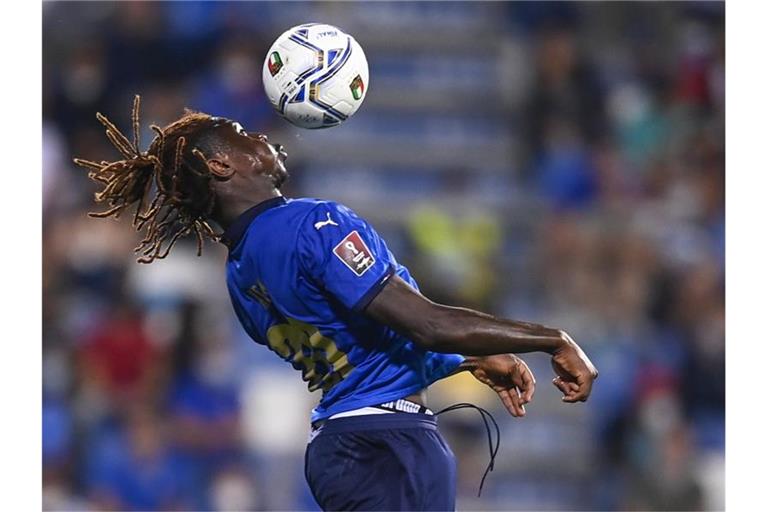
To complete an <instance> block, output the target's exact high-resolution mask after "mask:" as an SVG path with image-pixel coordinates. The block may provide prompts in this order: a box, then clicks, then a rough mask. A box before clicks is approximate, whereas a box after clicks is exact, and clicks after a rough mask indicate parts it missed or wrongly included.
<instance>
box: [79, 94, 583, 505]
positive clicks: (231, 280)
mask: <svg viewBox="0 0 768 512" xmlns="http://www.w3.org/2000/svg"><path fill="white" fill-rule="evenodd" d="M138 111H139V98H138V96H137V97H136V99H135V100H134V106H133V115H132V121H133V123H132V124H133V136H132V140H129V139H128V138H127V137H125V136H124V135H123V134H122V133H121V132H120V131H119V130H118V129H117V127H116V126H115V125H114V124H112V123H111V122H110V121H109V120H108V119H106V118H105V117H104V116H102V115H101V114H97V118H98V119H99V121H100V122H101V123H102V124H104V126H105V127H106V134H107V137H108V138H109V139H110V141H112V143H113V144H114V145H115V147H116V148H117V149H118V151H120V153H121V154H122V157H123V158H122V159H121V160H117V161H114V162H106V161H102V162H92V161H88V160H82V159H76V160H75V162H76V163H77V164H78V165H80V166H83V167H85V168H87V169H88V170H89V171H90V173H89V175H90V177H91V178H93V179H94V180H96V181H98V182H100V183H101V184H103V186H104V188H103V190H101V191H100V192H99V193H97V194H96V201H97V202H101V203H106V205H107V206H108V208H107V209H106V210H105V211H103V212H100V213H96V214H91V215H94V216H96V217H110V216H114V217H117V216H118V215H119V214H121V213H122V212H124V211H125V210H128V209H129V208H135V211H134V212H133V223H134V226H135V228H136V229H137V230H143V231H144V232H145V234H146V236H145V237H144V239H143V240H142V241H141V243H140V245H139V246H138V247H137V252H139V253H141V257H140V258H139V261H141V262H146V263H148V262H152V261H154V260H156V259H160V258H164V257H165V256H167V255H168V253H169V251H170V250H171V248H172V247H173V245H174V243H175V242H176V241H177V240H178V239H179V238H180V237H183V236H186V235H191V234H193V235H194V236H195V237H196V238H197V243H198V254H199V253H200V251H201V250H202V246H203V240H204V239H205V238H210V239H213V240H215V241H218V242H222V243H224V244H225V245H226V246H227V247H228V249H229V257H228V260H227V264H226V275H227V277H226V279H227V286H228V289H229V293H230V296H231V299H232V305H233V306H234V309H235V312H236V314H237V317H238V318H239V320H240V322H241V323H242V325H243V327H244V328H245V330H246V332H248V334H249V335H250V336H251V337H252V338H253V339H254V340H255V341H256V342H257V343H260V344H263V345H266V346H268V347H269V348H270V349H271V350H272V351H273V352H275V354H276V355H277V356H279V357H280V358H282V359H283V360H285V361H286V362H287V363H289V364H290V365H291V366H293V368H294V369H296V370H298V371H300V372H301V377H302V379H304V381H306V382H307V384H308V386H309V390H310V391H315V390H318V389H319V390H322V396H321V398H320V402H319V404H318V405H317V407H316V408H315V409H314V410H313V412H312V418H311V423H312V425H311V429H312V434H311V436H310V440H311V441H310V442H309V444H308V446H307V451H306V463H305V474H306V478H307V481H308V483H309V486H310V488H311V490H312V493H313V495H314V497H315V499H316V500H317V502H318V504H319V505H320V506H321V507H322V508H323V509H325V510H453V509H454V506H455V471H456V466H455V461H454V457H453V453H452V452H451V450H450V448H449V447H448V445H447V444H446V443H445V441H444V440H443V438H442V437H441V436H440V434H439V432H438V430H437V424H436V421H435V418H434V415H433V414H432V412H431V411H430V410H429V409H428V408H427V403H426V400H425V390H426V388H427V387H428V386H429V385H430V384H432V383H433V382H435V381H437V380H439V379H442V378H444V377H447V376H449V375H452V374H455V373H457V372H461V371H468V372H470V373H471V374H472V375H473V376H474V377H475V378H477V379H478V380H479V381H480V382H483V383H484V384H487V385H488V386H490V387H491V388H492V389H493V390H494V391H495V392H496V393H497V394H498V396H499V398H500V399H501V401H502V403H503V404H504V406H505V407H506V409H507V410H508V411H509V413H510V414H512V415H513V416H524V415H525V405H526V404H527V403H528V402H530V400H531V398H532V397H533V393H534V385H535V380H534V377H533V375H532V374H531V371H530V370H529V369H528V367H527V366H526V364H525V363H524V362H523V361H522V360H521V359H520V358H518V357H517V356H515V355H514V354H517V353H522V352H532V351H541V352H546V353H548V354H551V356H552V360H551V361H552V366H553V368H554V370H555V374H556V376H555V378H554V380H553V383H554V385H555V386H557V388H558V389H559V390H560V391H561V392H562V393H563V401H565V402H570V403H572V402H579V401H585V400H587V398H588V397H589V394H590V391H591V389H592V383H593V381H594V380H595V378H597V370H596V369H595V367H594V366H593V365H592V363H591V362H590V360H589V359H588V358H587V356H586V355H585V354H584V352H583V351H582V350H581V349H580V348H579V346H578V345H577V344H576V343H575V342H574V341H573V340H572V339H571V338H570V337H569V336H568V335H567V334H566V333H565V332H563V331H562V330H559V329H553V328H550V327H544V326H541V325H536V324H531V323H526V322H517V321H512V320H505V319H501V318H496V317H493V316H490V315H487V314H483V313H479V312H477V311H472V310H470V309H463V308H455V307H448V306H444V305H441V304H436V303H434V302H432V301H430V300H429V299H428V298H426V297H424V296H423V295H422V294H421V293H419V291H418V287H417V285H416V281H415V280H414V279H413V277H412V276H411V275H410V273H409V272H408V269H407V268H405V267H404V266H403V265H401V264H400V263H399V262H398V261H397V260H396V259H395V256H394V255H393V254H392V253H391V252H390V251H389V249H388V248H387V245H386V243H385V242H384V240H382V239H381V237H380V236H379V235H378V234H377V233H376V231H375V230H374V229H373V227H372V226H371V225H370V224H368V223H367V222H366V221H365V220H364V219H362V218H360V217H359V216H357V215H356V214H355V213H354V212H353V211H352V210H350V209H349V208H347V207H345V206H342V205H340V204H337V203H334V202H331V201H321V200H316V199H287V198H285V197H283V196H282V195H281V194H280V186H281V185H282V184H283V182H284V181H285V180H286V178H287V176H288V173H287V172H286V168H285V160H286V157H287V155H286V153H285V151H284V150H283V147H282V146H280V145H279V144H271V143H269V142H268V140H267V137H266V136H265V135H262V134H253V133H248V132H246V131H245V130H244V129H243V127H242V126H241V125H240V124H239V123H237V122H234V121H231V120H228V119H224V118H221V117H213V116H210V115H208V114H204V113H199V112H187V113H186V114H185V115H184V116H183V117H181V118H180V119H178V120H177V121H175V122H173V123H171V124H169V125H168V126H166V127H164V128H160V127H157V126H152V129H153V130H154V132H155V133H156V137H155V138H154V140H153V141H152V143H151V145H150V146H149V149H148V150H147V151H146V152H142V151H140V149H139V112H138Z"/></svg>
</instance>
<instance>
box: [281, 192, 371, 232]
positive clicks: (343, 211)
mask: <svg viewBox="0 0 768 512" xmlns="http://www.w3.org/2000/svg"><path fill="white" fill-rule="evenodd" d="M290 204H291V205H292V206H293V207H294V208H296V209H297V211H301V212H302V213H303V216H302V217H303V222H302V224H305V225H307V226H311V227H313V228H314V227H316V225H317V223H322V222H327V223H328V225H331V226H333V225H338V224H339V223H342V222H343V223H346V222H349V221H350V220H355V221H357V220H360V217H359V216H358V215H357V214H356V213H355V212H354V210H352V209H351V208H350V207H348V206H346V205H344V204H341V203H337V202H335V201H329V200H326V199H315V198H306V197H303V198H297V199H291V200H290Z"/></svg>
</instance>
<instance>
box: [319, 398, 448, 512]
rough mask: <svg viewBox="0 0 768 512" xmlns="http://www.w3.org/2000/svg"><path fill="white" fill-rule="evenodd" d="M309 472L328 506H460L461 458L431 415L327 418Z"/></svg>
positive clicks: (323, 502) (403, 414) (336, 507)
mask: <svg viewBox="0 0 768 512" xmlns="http://www.w3.org/2000/svg"><path fill="white" fill-rule="evenodd" d="M304 473H305V476H306V478H307V482H308V483H309V488H310V489H311V490H312V495H313V496H314V497H315V500H316V501H317V503H318V505H320V507H321V508H322V509H323V510H454V509H455V503H456V460H455V458H454V455H453V452H451V449H450V448H449V447H448V444H447V443H446V442H445V440H444V439H443V437H442V436H441V435H440V432H438V430H437V422H436V421H435V417H434V416H431V415H427V414H412V413H393V414H375V415H368V416H353V417H347V418H337V419H333V420H328V421H327V422H325V424H323V426H322V427H320V429H319V431H317V433H316V435H315V437H314V439H312V441H311V442H310V443H309V445H307V452H306V456H305V466H304Z"/></svg>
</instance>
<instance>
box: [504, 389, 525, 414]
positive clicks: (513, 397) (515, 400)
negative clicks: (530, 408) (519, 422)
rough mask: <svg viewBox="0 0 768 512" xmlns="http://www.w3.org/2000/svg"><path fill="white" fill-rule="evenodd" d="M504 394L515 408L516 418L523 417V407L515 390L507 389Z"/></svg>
mask: <svg viewBox="0 0 768 512" xmlns="http://www.w3.org/2000/svg"><path fill="white" fill-rule="evenodd" d="M506 393H507V394H508V395H509V398H510V400H511V401H512V404H513V405H514V406H515V411H516V412H517V414H516V417H518V418H520V417H522V416H525V405H524V403H523V399H522V397H521V396H520V393H519V392H518V391H517V389H508V390H506Z"/></svg>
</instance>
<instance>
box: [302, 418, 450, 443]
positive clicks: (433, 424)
mask: <svg viewBox="0 0 768 512" xmlns="http://www.w3.org/2000/svg"><path fill="white" fill-rule="evenodd" d="M390 428H426V429H429V430H437V419H436V418H435V416H434V415H431V414H423V413H409V414H373V415H366V416H349V417H345V418H335V419H332V420H325V421H320V422H317V423H316V424H313V425H312V432H313V434H314V435H313V436H312V437H315V436H316V435H322V434H340V433H342V432H352V431H361V430H382V429H390Z"/></svg>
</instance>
